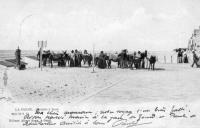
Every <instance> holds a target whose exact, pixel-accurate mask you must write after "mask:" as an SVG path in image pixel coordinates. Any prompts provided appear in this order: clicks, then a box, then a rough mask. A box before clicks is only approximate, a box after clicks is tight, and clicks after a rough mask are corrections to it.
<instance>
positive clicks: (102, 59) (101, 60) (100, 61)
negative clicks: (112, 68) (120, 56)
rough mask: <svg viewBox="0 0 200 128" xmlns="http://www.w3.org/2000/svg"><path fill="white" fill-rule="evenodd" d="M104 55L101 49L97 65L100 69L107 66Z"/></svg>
mask: <svg viewBox="0 0 200 128" xmlns="http://www.w3.org/2000/svg"><path fill="white" fill-rule="evenodd" d="M105 57H106V56H105V54H104V53H103V51H101V52H100V55H99V57H98V67H99V68H101V69H105V68H106V67H107V64H106V59H105Z"/></svg>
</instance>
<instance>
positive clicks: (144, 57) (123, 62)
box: [95, 49, 156, 69]
mask: <svg viewBox="0 0 200 128" xmlns="http://www.w3.org/2000/svg"><path fill="white" fill-rule="evenodd" d="M112 62H117V63H118V68H130V69H133V68H135V69H145V68H151V69H154V65H155V62H156V57H155V56H150V57H148V53H147V50H145V51H144V52H140V51H138V52H134V53H128V50H127V49H124V50H122V51H121V52H120V53H119V54H116V56H113V55H112V54H106V53H104V52H103V51H101V52H100V54H99V56H98V57H95V65H97V66H98V67H99V68H106V67H107V68H111V63H112Z"/></svg>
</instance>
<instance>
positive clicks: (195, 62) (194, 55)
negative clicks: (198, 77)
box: [191, 51, 199, 68]
mask: <svg viewBox="0 0 200 128" xmlns="http://www.w3.org/2000/svg"><path fill="white" fill-rule="evenodd" d="M192 54H193V63H192V65H191V66H192V67H193V66H194V64H196V66H197V68H198V67H199V65H198V63H197V62H198V61H199V57H198V56H197V54H196V53H195V51H192Z"/></svg>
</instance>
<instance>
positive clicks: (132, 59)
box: [37, 50, 156, 70]
mask: <svg viewBox="0 0 200 128" xmlns="http://www.w3.org/2000/svg"><path fill="white" fill-rule="evenodd" d="M37 58H38V60H39V58H40V52H38V54H37ZM145 60H147V61H145ZM54 62H57V64H58V66H60V67H65V66H67V65H68V66H69V67H81V66H82V62H83V64H84V65H85V64H87V65H88V66H89V67H91V66H92V62H93V56H92V54H82V53H81V52H77V53H74V55H73V56H72V55H71V53H67V52H66V51H63V52H62V53H53V52H50V50H48V51H43V54H42V64H43V66H47V63H48V64H49V65H50V66H51V67H53V64H54ZM112 62H117V63H118V68H130V69H133V68H135V69H140V68H148V69H152V70H154V67H155V63H156V56H152V55H151V56H150V57H148V56H147V52H144V53H141V54H140V57H137V56H135V55H134V54H127V53H126V52H121V53H119V54H117V55H114V54H109V55H107V54H103V56H100V55H99V56H98V55H95V56H94V65H95V66H98V67H99V68H111V63H112ZM145 62H146V64H147V62H148V67H147V66H145V65H146V64H145ZM39 65H40V64H39Z"/></svg>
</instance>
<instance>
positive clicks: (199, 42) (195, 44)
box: [188, 27, 200, 51]
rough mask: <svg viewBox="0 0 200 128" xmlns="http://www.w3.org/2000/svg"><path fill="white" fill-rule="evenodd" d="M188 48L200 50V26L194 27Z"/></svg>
mask: <svg viewBox="0 0 200 128" xmlns="http://www.w3.org/2000/svg"><path fill="white" fill-rule="evenodd" d="M188 49H189V50H191V51H192V50H197V51H200V27H199V29H194V32H193V33H192V36H191V37H190V39H189V42H188Z"/></svg>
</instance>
